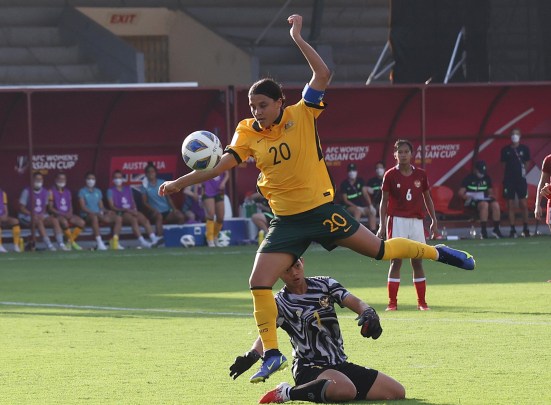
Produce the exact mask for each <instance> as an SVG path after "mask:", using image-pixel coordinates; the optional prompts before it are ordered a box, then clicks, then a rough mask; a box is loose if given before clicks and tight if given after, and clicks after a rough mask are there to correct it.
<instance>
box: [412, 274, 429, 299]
mask: <svg viewBox="0 0 551 405" xmlns="http://www.w3.org/2000/svg"><path fill="white" fill-rule="evenodd" d="M413 285H414V286H415V291H417V303H418V304H419V305H427V302H426V301H425V293H426V292H427V281H426V278H425V277H422V278H414V279H413Z"/></svg>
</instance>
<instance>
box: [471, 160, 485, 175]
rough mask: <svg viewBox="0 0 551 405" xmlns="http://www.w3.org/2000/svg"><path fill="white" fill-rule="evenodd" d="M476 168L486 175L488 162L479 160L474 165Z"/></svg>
mask: <svg viewBox="0 0 551 405" xmlns="http://www.w3.org/2000/svg"><path fill="white" fill-rule="evenodd" d="M474 168H475V169H476V170H478V171H479V172H480V173H482V174H486V162H485V161H483V160H479V161H477V162H476V163H475V164H474Z"/></svg>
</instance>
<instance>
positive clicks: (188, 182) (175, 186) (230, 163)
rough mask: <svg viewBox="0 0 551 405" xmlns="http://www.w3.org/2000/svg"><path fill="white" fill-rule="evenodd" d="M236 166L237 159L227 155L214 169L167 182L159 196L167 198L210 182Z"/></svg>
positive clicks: (161, 186)
mask: <svg viewBox="0 0 551 405" xmlns="http://www.w3.org/2000/svg"><path fill="white" fill-rule="evenodd" d="M235 166H237V160H236V159H235V157H234V156H233V155H232V154H231V153H225V154H224V155H223V156H222V159H220V162H219V163H218V164H217V165H216V166H215V167H214V168H213V169H210V170H194V171H192V172H191V173H188V174H186V175H183V176H182V177H179V178H177V179H176V180H171V181H165V182H164V183H163V184H161V185H160V186H159V195H160V196H165V195H169V194H174V193H177V192H179V191H180V190H182V189H184V188H186V187H188V186H192V185H194V184H198V183H202V182H204V181H207V180H210V179H212V178H214V177H216V176H218V175H220V174H222V173H224V172H225V171H226V170H230V169H232V168H233V167H235Z"/></svg>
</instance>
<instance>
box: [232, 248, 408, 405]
mask: <svg viewBox="0 0 551 405" xmlns="http://www.w3.org/2000/svg"><path fill="white" fill-rule="evenodd" d="M281 280H282V281H283V282H284V283H285V286H284V287H283V288H282V289H281V290H280V291H279V292H278V293H277V294H276V304H277V309H278V318H277V324H278V325H279V326H280V327H281V329H283V330H284V331H285V332H287V334H288V335H289V338H290V341H291V345H292V346H293V357H294V360H293V377H294V379H295V383H296V385H295V386H294V387H291V386H290V385H289V384H287V383H281V384H279V385H278V386H277V388H276V389H274V390H271V391H269V392H267V393H266V394H265V395H264V396H263V397H262V398H261V399H260V401H259V403H261V404H271V403H278V404H279V403H283V402H287V401H308V402H318V403H320V402H345V401H353V400H359V401H361V400H366V399H367V400H385V399H386V400H389V399H390V400H395V399H403V398H405V395H406V393H405V389H404V387H403V386H402V384H400V383H399V382H398V381H396V380H395V379H394V378H392V377H390V376H388V375H386V374H384V373H382V372H380V371H378V370H374V369H372V368H368V367H363V366H360V365H357V364H354V363H351V362H350V361H348V356H347V355H346V354H345V352H344V344H343V338H342V333H341V328H340V325H339V321H338V319H337V313H336V312H335V307H336V306H337V305H339V306H341V307H346V308H348V309H350V310H351V311H352V312H355V313H356V314H358V317H357V318H356V320H359V322H358V326H360V327H361V331H360V333H361V334H362V336H363V337H366V338H369V337H370V338H372V339H378V338H379V336H381V334H382V332H383V328H382V327H381V323H380V320H379V316H378V315H377V313H376V312H375V310H374V309H373V308H371V307H370V306H369V305H368V304H367V303H365V302H363V301H362V300H360V299H359V298H358V297H356V296H354V295H353V294H352V293H350V292H349V291H348V290H347V289H346V288H344V287H343V286H342V285H341V284H340V283H339V282H338V281H337V280H335V279H334V278H331V277H319V276H318V277H304V259H303V258H302V257H301V258H300V259H298V260H297V261H296V262H295V264H294V265H293V266H291V267H290V268H289V269H287V270H286V271H285V272H284V273H283V274H282V275H281ZM297 313H300V316H297V315H296V314H297ZM260 353H262V342H261V340H260V338H259V339H257V340H256V341H255V342H254V344H253V347H252V348H251V350H250V351H248V352H247V353H245V355H244V356H238V357H237V358H236V359H235V362H234V363H233V364H232V365H231V366H230V376H231V377H233V379H234V380H235V379H236V378H237V377H239V376H240V375H241V374H243V373H244V372H245V371H247V370H248V369H249V368H251V367H252V366H253V365H254V364H255V363H256V362H257V361H258V359H259V358H260Z"/></svg>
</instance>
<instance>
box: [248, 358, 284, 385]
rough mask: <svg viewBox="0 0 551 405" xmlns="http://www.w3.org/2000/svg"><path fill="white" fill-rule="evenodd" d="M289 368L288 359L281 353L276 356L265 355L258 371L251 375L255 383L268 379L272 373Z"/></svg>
mask: <svg viewBox="0 0 551 405" xmlns="http://www.w3.org/2000/svg"><path fill="white" fill-rule="evenodd" d="M285 368H287V359H286V358H285V356H284V355H282V354H281V353H279V354H278V355H276V356H270V357H265V358H264V360H263V361H262V365H261V366H260V368H259V369H258V371H257V372H256V373H255V374H254V375H253V376H252V377H251V379H250V381H251V382H252V383H253V384H256V383H259V382H264V381H266V380H267V379H268V378H269V377H270V375H272V374H273V373H275V372H276V371H278V370H284V369H285Z"/></svg>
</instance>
